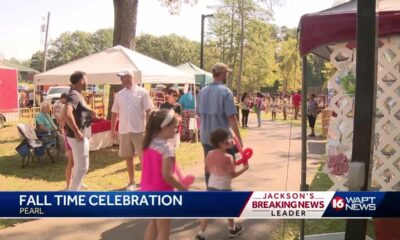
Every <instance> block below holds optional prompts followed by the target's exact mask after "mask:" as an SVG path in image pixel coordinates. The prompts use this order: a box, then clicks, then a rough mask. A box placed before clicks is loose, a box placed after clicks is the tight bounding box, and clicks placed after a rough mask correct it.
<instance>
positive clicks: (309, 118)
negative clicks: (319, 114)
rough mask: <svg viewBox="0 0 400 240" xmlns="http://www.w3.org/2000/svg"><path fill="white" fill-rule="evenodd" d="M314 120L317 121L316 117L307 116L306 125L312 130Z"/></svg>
mask: <svg viewBox="0 0 400 240" xmlns="http://www.w3.org/2000/svg"><path fill="white" fill-rule="evenodd" d="M316 120H317V118H316V117H314V116H311V115H309V116H308V124H310V127H311V128H314V126H315V121H316Z"/></svg>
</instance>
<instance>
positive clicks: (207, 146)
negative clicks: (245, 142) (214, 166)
mask: <svg viewBox="0 0 400 240" xmlns="http://www.w3.org/2000/svg"><path fill="white" fill-rule="evenodd" d="M214 149H215V147H214V146H213V145H210V144H203V150H204V161H205V159H206V156H207V153H208V152H209V151H211V150H214ZM236 152H237V151H236V150H235V149H234V148H231V149H229V150H228V151H227V153H229V154H230V155H232V157H233V159H235V153H236ZM204 164H205V163H204ZM204 177H205V179H206V187H207V189H208V180H209V179H210V173H208V172H206V170H205V168H204Z"/></svg>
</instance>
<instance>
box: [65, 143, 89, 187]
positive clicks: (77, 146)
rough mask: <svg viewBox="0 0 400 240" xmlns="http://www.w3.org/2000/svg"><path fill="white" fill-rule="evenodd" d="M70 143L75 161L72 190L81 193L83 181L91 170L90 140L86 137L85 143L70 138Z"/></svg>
mask: <svg viewBox="0 0 400 240" xmlns="http://www.w3.org/2000/svg"><path fill="white" fill-rule="evenodd" d="M68 143H69V144H70V145H71V148H72V156H73V161H74V168H73V175H72V182H71V190H72V191H79V190H80V189H81V185H82V180H83V177H84V176H85V174H86V172H87V170H88V169H89V144H90V142H89V139H88V138H86V137H84V138H83V141H80V142H78V141H77V140H75V139H74V138H68Z"/></svg>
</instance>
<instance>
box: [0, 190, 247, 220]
mask: <svg viewBox="0 0 400 240" xmlns="http://www.w3.org/2000/svg"><path fill="white" fill-rule="evenodd" d="M251 194H252V192H0V202H1V205H0V217H1V218H7V217H17V218H32V217H46V218H47V217H239V216H240V213H241V211H242V208H243V207H244V205H245V204H246V202H247V200H248V199H249V198H250V196H251Z"/></svg>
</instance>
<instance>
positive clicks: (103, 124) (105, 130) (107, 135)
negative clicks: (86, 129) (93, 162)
mask: <svg viewBox="0 0 400 240" xmlns="http://www.w3.org/2000/svg"><path fill="white" fill-rule="evenodd" d="M113 142H114V141H113V138H112V133H111V121H110V120H105V119H95V120H94V121H93V122H92V141H91V144H90V151H95V150H99V149H102V148H106V147H111V146H112V145H113Z"/></svg>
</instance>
